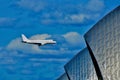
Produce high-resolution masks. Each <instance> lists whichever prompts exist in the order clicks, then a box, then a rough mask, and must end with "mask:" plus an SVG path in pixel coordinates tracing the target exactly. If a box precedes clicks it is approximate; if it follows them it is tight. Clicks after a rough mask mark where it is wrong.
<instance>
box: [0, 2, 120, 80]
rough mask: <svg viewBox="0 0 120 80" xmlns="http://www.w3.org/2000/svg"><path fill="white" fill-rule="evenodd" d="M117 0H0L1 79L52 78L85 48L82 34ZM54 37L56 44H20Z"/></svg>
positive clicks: (57, 75) (111, 8)
mask: <svg viewBox="0 0 120 80" xmlns="http://www.w3.org/2000/svg"><path fill="white" fill-rule="evenodd" d="M118 5H120V1H119V0H114V1H113V0H0V37H1V39H0V80H55V79H56V78H57V77H59V76H60V75H61V74H62V73H64V69H63V66H64V64H66V62H68V61H69V60H70V59H71V58H72V57H73V56H74V55H75V54H76V53H77V52H79V51H80V50H81V49H83V48H84V47H85V43H84V39H83V35H84V33H85V32H86V31H88V30H89V29H90V28H91V27H92V26H93V25H94V24H95V23H96V22H97V21H99V20H100V19H101V18H102V17H103V16H104V15H106V14H107V13H108V12H110V11H111V10H113V9H114V8H115V7H117V6H118ZM22 33H24V34H25V35H26V36H27V37H28V38H30V39H54V40H56V41H57V44H55V45H45V46H41V47H38V46H36V45H29V44H23V43H21V38H20V36H21V34H22Z"/></svg>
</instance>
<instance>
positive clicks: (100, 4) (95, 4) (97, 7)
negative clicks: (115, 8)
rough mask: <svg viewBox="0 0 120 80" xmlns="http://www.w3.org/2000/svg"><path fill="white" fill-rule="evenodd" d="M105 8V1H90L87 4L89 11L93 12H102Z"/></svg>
mask: <svg viewBox="0 0 120 80" xmlns="http://www.w3.org/2000/svg"><path fill="white" fill-rule="evenodd" d="M104 6H105V5H104V1H103V0H90V1H89V2H88V4H87V9H89V10H91V11H101V10H102V9H103V8H104Z"/></svg>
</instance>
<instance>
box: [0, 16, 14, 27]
mask: <svg viewBox="0 0 120 80" xmlns="http://www.w3.org/2000/svg"><path fill="white" fill-rule="evenodd" d="M15 20H16V19H15V18H8V17H0V26H8V25H9V26H10V25H12V24H13V22H14V21H15Z"/></svg>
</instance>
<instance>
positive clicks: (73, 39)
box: [63, 32, 84, 46]
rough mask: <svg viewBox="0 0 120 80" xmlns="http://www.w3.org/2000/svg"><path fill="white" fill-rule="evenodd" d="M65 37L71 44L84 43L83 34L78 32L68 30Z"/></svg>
mask: <svg viewBox="0 0 120 80" xmlns="http://www.w3.org/2000/svg"><path fill="white" fill-rule="evenodd" d="M63 37H64V38H65V39H66V40H67V42H68V43H70V44H71V45H74V46H78V45H81V44H84V39H83V36H82V35H80V34H79V33H77V32H68V33H66V34H64V35H63Z"/></svg>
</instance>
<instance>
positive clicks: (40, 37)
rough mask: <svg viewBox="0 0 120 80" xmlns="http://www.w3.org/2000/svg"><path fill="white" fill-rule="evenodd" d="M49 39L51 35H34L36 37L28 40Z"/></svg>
mask: <svg viewBox="0 0 120 80" xmlns="http://www.w3.org/2000/svg"><path fill="white" fill-rule="evenodd" d="M50 37H51V35H48V34H36V35H34V36H32V37H31V38H30V39H47V38H50Z"/></svg>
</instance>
